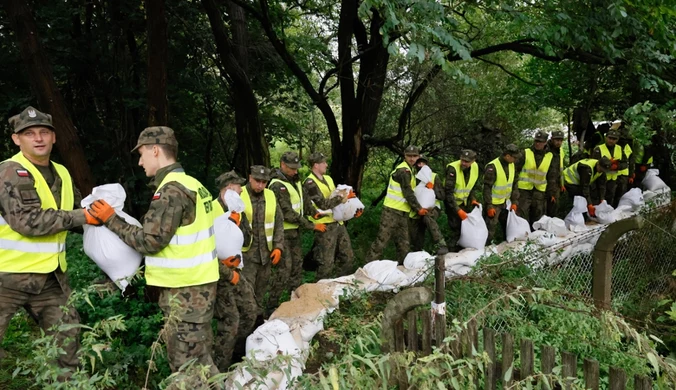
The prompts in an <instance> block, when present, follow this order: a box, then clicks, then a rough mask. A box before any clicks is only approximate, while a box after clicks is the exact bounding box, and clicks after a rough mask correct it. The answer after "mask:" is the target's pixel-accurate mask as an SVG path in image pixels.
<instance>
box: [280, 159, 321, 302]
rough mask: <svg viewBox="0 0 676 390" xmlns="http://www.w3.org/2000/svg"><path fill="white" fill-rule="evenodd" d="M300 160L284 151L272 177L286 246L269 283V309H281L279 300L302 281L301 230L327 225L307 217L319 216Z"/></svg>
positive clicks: (318, 229)
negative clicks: (305, 185) (301, 173)
mask: <svg viewBox="0 0 676 390" xmlns="http://www.w3.org/2000/svg"><path fill="white" fill-rule="evenodd" d="M298 168H300V160H299V159H298V154H296V153H295V152H285V153H284V154H282V158H281V160H280V162H279V169H277V170H276V171H275V172H273V174H272V180H270V183H269V184H268V188H269V189H270V190H272V192H274V193H275V197H276V198H277V204H278V205H279V208H280V209H281V210H282V214H283V215H284V247H285V249H286V250H285V251H284V254H283V255H282V260H281V262H280V263H279V264H278V265H277V267H276V269H275V270H274V275H273V276H272V282H271V283H270V295H269V296H268V310H272V309H274V308H276V307H277V306H279V297H280V296H281V295H282V292H283V291H284V290H286V289H288V290H289V291H293V290H294V289H296V288H297V287H298V286H300V284H301V281H302V279H303V244H302V242H301V234H300V229H301V228H303V229H305V230H314V231H316V232H325V231H326V225H324V224H323V223H312V222H310V221H309V220H308V219H307V218H305V216H306V215H317V210H316V209H315V207H314V206H313V205H312V201H310V197H309V196H308V195H307V193H306V191H305V190H304V188H303V186H302V185H301V182H300V178H299V177H298Z"/></svg>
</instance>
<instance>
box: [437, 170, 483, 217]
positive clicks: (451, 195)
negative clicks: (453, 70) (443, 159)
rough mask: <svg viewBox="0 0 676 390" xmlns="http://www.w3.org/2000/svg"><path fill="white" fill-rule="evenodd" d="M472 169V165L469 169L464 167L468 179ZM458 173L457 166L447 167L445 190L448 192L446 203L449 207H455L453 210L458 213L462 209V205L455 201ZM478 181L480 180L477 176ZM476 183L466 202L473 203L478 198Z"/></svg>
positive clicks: (464, 173) (463, 171)
mask: <svg viewBox="0 0 676 390" xmlns="http://www.w3.org/2000/svg"><path fill="white" fill-rule="evenodd" d="M470 169H471V166H470V167H468V168H467V169H463V170H462V173H463V175H464V176H465V179H466V180H469V175H470ZM479 175H481V172H479ZM457 177H458V175H457V174H456V172H455V168H454V167H453V166H448V167H447V168H446V184H445V185H444V192H446V205H447V207H450V208H451V209H453V212H455V213H457V212H458V210H460V207H458V204H457V202H456V201H455V181H456V179H457ZM476 182H477V183H478V182H479V180H478V178H477V181H476ZM476 187H477V186H476V183H474V187H472V189H471V190H470V192H469V196H468V197H467V203H466V204H468V205H469V204H472V201H475V200H476Z"/></svg>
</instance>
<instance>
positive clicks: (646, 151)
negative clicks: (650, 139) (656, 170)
mask: <svg viewBox="0 0 676 390" xmlns="http://www.w3.org/2000/svg"><path fill="white" fill-rule="evenodd" d="M635 146H636V150H635V151H634V153H635V155H634V161H635V168H634V172H635V173H636V178H635V179H634V183H633V184H632V187H640V185H641V182H643V179H644V178H645V174H646V172H647V171H648V168H650V167H651V166H652V165H653V153H654V152H653V146H652V144H648V145H643V144H640V143H639V144H636V145H635Z"/></svg>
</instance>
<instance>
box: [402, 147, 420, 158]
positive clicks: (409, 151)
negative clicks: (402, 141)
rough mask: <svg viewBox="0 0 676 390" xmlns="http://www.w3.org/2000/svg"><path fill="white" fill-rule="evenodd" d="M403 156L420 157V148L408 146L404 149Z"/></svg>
mask: <svg viewBox="0 0 676 390" xmlns="http://www.w3.org/2000/svg"><path fill="white" fill-rule="evenodd" d="M404 155H405V156H420V148H419V147H417V146H415V145H408V146H407V147H406V149H404Z"/></svg>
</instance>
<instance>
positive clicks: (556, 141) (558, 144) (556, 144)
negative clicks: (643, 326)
mask: <svg viewBox="0 0 676 390" xmlns="http://www.w3.org/2000/svg"><path fill="white" fill-rule="evenodd" d="M552 145H554V147H555V148H560V147H561V145H563V140H562V139H552Z"/></svg>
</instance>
